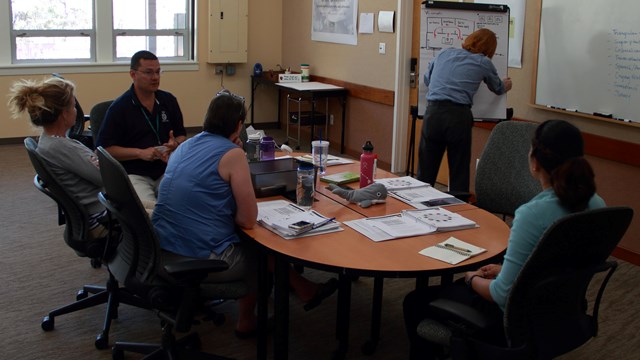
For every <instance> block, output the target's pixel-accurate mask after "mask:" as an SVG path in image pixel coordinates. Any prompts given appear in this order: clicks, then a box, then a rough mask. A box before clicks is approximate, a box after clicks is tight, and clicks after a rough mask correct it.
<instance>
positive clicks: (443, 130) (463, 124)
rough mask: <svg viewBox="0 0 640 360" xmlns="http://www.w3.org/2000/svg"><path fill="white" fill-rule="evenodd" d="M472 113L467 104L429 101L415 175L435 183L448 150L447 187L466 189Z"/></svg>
mask: <svg viewBox="0 0 640 360" xmlns="http://www.w3.org/2000/svg"><path fill="white" fill-rule="evenodd" d="M472 127H473V114H472V113H471V108H470V107H469V106H466V105H460V104H455V103H452V102H447V101H430V102H429V104H428V105H427V110H426V111H425V114H424V121H423V123H422V131H421V136H420V147H419V150H418V151H419V157H418V179H419V180H421V181H424V182H427V183H429V184H431V185H433V184H435V182H436V177H437V176H438V170H439V169H440V163H441V162H442V157H443V156H444V152H445V150H446V151H447V157H448V164H449V191H450V192H460V193H468V192H469V177H470V171H469V167H470V164H471V130H472Z"/></svg>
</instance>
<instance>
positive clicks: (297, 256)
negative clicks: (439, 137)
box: [244, 164, 509, 359]
mask: <svg viewBox="0 0 640 360" xmlns="http://www.w3.org/2000/svg"><path fill="white" fill-rule="evenodd" d="M353 166H356V165H353V164H351V165H339V166H332V167H330V168H329V169H328V171H327V172H328V173H335V172H340V171H347V170H348V169H350V168H352V167H353ZM386 176H393V174H389V173H386V172H381V171H379V173H378V177H386ZM357 186H358V184H357V183H355V187H357ZM273 199H274V198H266V199H260V201H266V200H273ZM313 208H314V210H316V211H318V212H319V213H321V214H322V215H324V216H327V217H335V218H336V219H337V220H338V221H340V222H344V221H348V220H354V219H358V218H363V217H367V216H379V215H385V214H392V213H397V212H399V211H401V210H402V209H409V208H411V206H409V205H408V204H405V203H403V202H401V201H399V200H397V199H395V198H391V197H389V198H387V202H386V203H385V204H378V205H375V206H373V207H371V208H368V209H363V208H359V207H358V206H357V205H355V204H349V203H348V202H346V201H345V200H344V199H341V198H339V197H337V196H335V194H332V193H331V192H329V191H328V190H326V189H324V186H318V190H317V194H316V202H315V203H314V205H313ZM448 209H449V210H450V211H453V212H459V213H461V215H463V216H464V217H466V218H469V219H471V220H473V221H475V222H476V223H477V224H478V225H479V227H477V228H474V229H466V230H458V231H450V232H443V233H434V234H429V235H423V236H415V237H408V238H401V239H396V240H389V241H383V242H374V241H372V240H370V239H369V238H367V237H366V236H364V235H362V234H360V233H359V232H357V231H355V230H353V229H351V228H350V227H348V226H346V225H342V228H343V229H344V230H343V231H340V232H334V233H328V234H323V235H316V236H310V237H303V238H298V239H293V240H286V239H284V238H282V237H280V236H278V235H277V234H275V233H273V232H271V231H269V230H268V229H266V228H264V227H262V226H256V227H254V228H253V229H251V230H244V233H245V234H246V235H247V236H249V237H250V238H251V239H253V240H254V241H255V242H256V243H257V244H259V245H260V247H261V248H262V249H263V250H264V251H263V256H261V261H260V263H261V264H260V267H261V271H260V272H259V275H260V276H259V286H260V290H259V304H258V317H259V332H258V333H259V339H258V358H259V359H266V357H267V332H266V318H267V301H268V298H267V297H268V294H269V288H268V286H269V285H268V283H269V281H268V279H267V265H266V263H267V261H266V255H271V256H273V257H274V259H275V276H274V296H275V301H274V304H275V309H274V316H275V322H276V326H275V331H274V349H273V351H274V359H286V358H287V357H288V323H289V290H288V269H289V266H290V265H289V264H299V265H302V266H305V267H311V268H315V269H320V270H324V271H328V272H333V273H336V274H338V277H339V283H340V286H339V292H338V310H337V324H336V325H337V326H336V331H337V338H338V340H339V345H338V349H337V350H336V352H335V353H334V358H343V357H344V355H345V354H346V351H347V346H348V331H349V312H350V295H351V279H352V278H353V277H354V276H371V277H374V279H375V283H374V306H373V307H374V309H373V311H372V313H373V319H372V322H373V325H372V339H371V341H372V343H371V344H370V345H369V346H372V347H373V348H372V349H370V350H373V349H375V345H376V343H377V338H378V333H379V323H380V318H379V316H380V315H379V313H380V302H381V299H382V279H383V278H385V277H388V278H416V279H419V281H417V284H418V285H419V284H424V286H426V283H427V282H426V279H427V278H428V277H431V276H443V277H444V278H445V279H450V278H451V277H452V276H453V274H455V273H460V272H463V271H467V270H471V269H477V268H478V267H480V266H482V265H484V264H487V263H490V262H495V261H497V260H500V259H501V257H502V255H503V254H504V251H505V249H506V246H507V240H508V237H509V227H508V226H507V225H506V224H505V223H504V222H503V221H502V220H500V219H499V218H498V217H497V216H495V215H493V214H491V213H488V212H486V211H484V210H482V209H479V208H476V207H475V206H473V205H470V204H462V205H457V206H451V207H448ZM450 236H454V237H456V238H458V239H460V240H463V241H465V242H468V243H470V244H473V245H476V246H479V247H482V248H485V249H486V250H487V251H486V252H484V253H482V254H480V255H477V256H474V257H472V258H470V259H468V260H465V261H463V262H461V263H459V264H457V265H449V264H447V263H444V262H441V261H438V260H435V259H431V258H428V257H426V256H423V255H421V254H419V251H420V250H422V249H424V248H426V247H429V246H432V245H435V244H437V243H439V242H442V241H444V240H445V239H447V238H449V237H450ZM376 303H377V304H376ZM365 348H366V346H365ZM363 350H365V351H366V350H367V349H363Z"/></svg>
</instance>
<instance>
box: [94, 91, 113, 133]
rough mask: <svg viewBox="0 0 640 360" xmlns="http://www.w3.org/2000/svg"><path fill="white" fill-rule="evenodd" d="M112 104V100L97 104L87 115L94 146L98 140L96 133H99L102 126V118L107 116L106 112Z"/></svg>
mask: <svg viewBox="0 0 640 360" xmlns="http://www.w3.org/2000/svg"><path fill="white" fill-rule="evenodd" d="M112 103H113V100H107V101H103V102H100V103H97V104H95V105H93V107H92V108H91V112H90V113H89V123H90V124H91V134H92V136H93V142H94V144H95V143H96V142H97V140H98V132H99V131H100V126H102V120H104V116H105V115H106V114H107V110H108V109H109V106H111V104H112Z"/></svg>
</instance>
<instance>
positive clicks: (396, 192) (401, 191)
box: [376, 176, 464, 209]
mask: <svg viewBox="0 0 640 360" xmlns="http://www.w3.org/2000/svg"><path fill="white" fill-rule="evenodd" d="M376 182H377V183H381V184H383V185H384V186H385V187H386V188H387V191H389V195H390V196H392V197H394V198H396V199H398V200H400V201H402V202H405V203H407V204H409V205H411V206H413V207H414V208H416V209H426V208H429V207H433V206H447V205H456V204H464V201H462V200H460V199H458V198H456V197H455V196H453V195H451V194H447V193H444V192H442V191H440V190H438V189H436V188H434V187H432V186H431V185H429V184H428V183H425V182H422V181H420V180H417V179H414V178H412V177H411V176H403V177H397V178H387V179H376Z"/></svg>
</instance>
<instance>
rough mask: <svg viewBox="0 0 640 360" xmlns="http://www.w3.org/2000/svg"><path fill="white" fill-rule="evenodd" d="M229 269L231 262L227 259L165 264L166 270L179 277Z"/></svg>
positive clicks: (202, 274) (204, 274) (203, 274)
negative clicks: (227, 261) (228, 262)
mask: <svg viewBox="0 0 640 360" xmlns="http://www.w3.org/2000/svg"><path fill="white" fill-rule="evenodd" d="M227 269H229V264H227V263H226V262H225V261H222V260H213V259H204V260H188V261H176V262H171V263H168V264H164V270H165V271H166V272H167V274H169V275H171V276H173V277H175V278H179V279H185V278H189V277H197V276H206V274H208V273H212V272H220V271H225V270H227Z"/></svg>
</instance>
